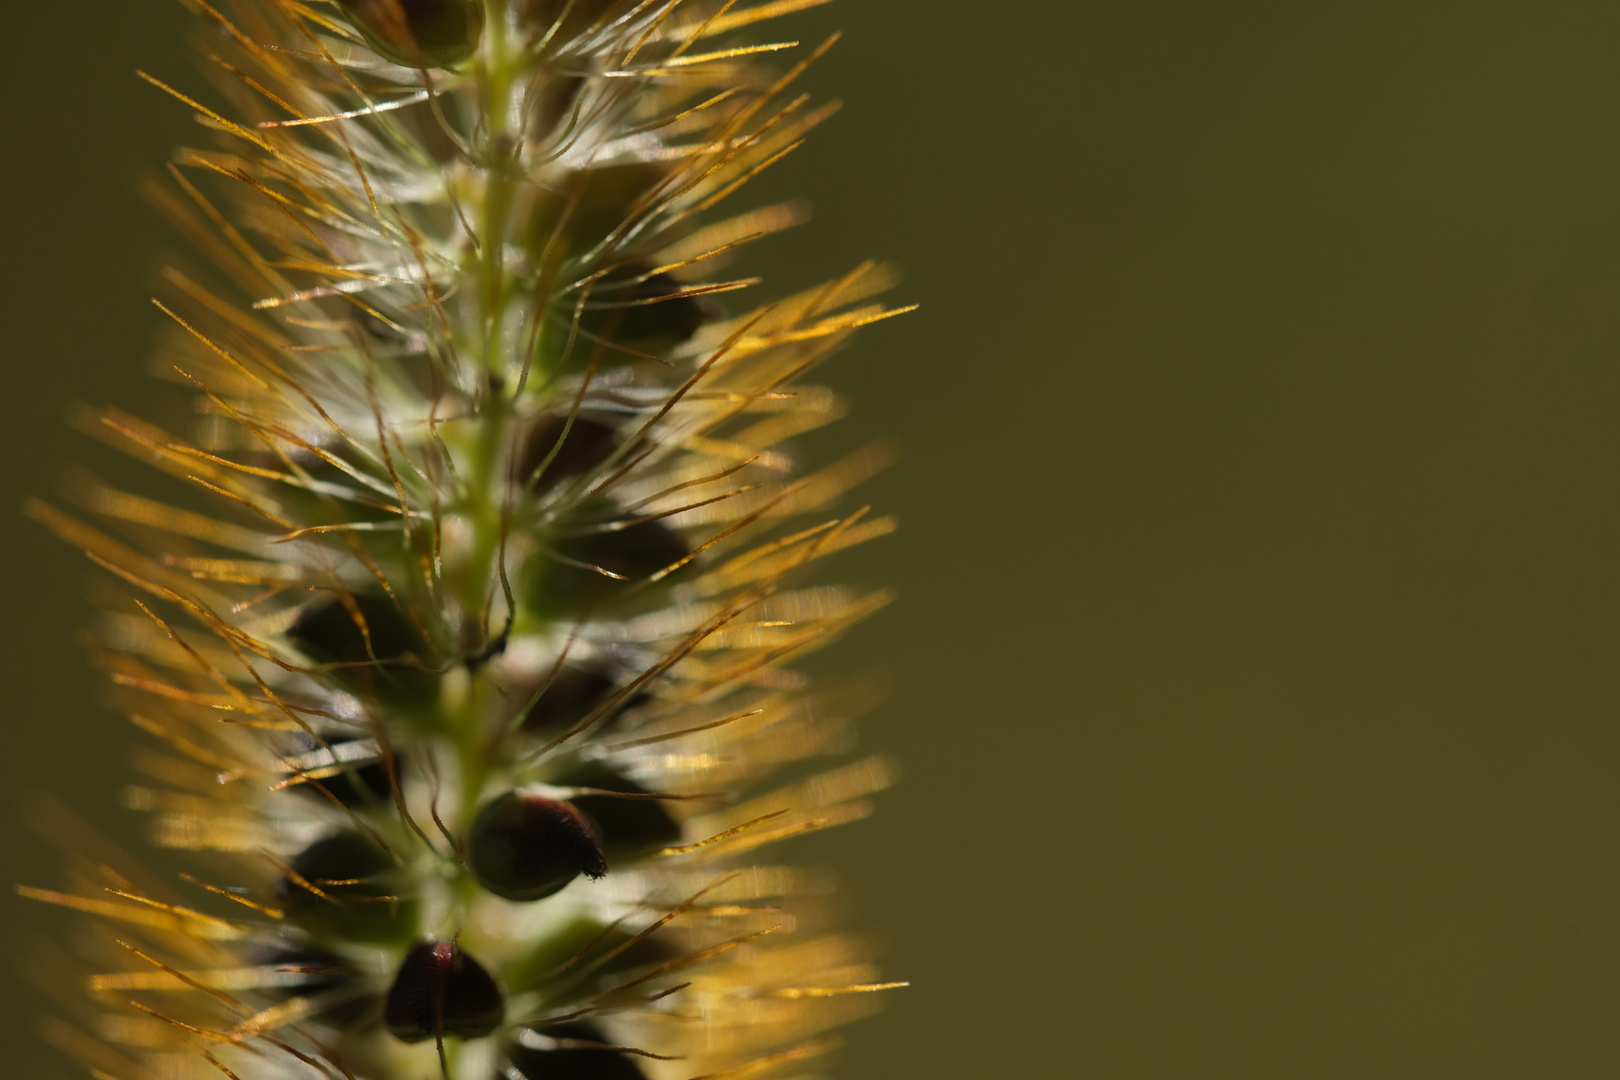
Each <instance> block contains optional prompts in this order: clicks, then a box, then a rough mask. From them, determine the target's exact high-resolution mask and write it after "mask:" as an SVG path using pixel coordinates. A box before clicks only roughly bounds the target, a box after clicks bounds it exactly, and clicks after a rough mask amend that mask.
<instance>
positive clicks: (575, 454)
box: [518, 413, 619, 488]
mask: <svg viewBox="0 0 1620 1080" xmlns="http://www.w3.org/2000/svg"><path fill="white" fill-rule="evenodd" d="M565 427H566V428H567V430H568V437H567V438H566V439H563V443H562V445H561V446H558V445H557V440H558V439H562V437H563V429H564V428H565ZM618 445H619V442H618V439H617V437H616V436H615V433H614V429H613V428H611V427H609V426H608V425H607V424H603V423H598V422H597V421H595V420H592V419H590V418H588V417H585V416H577V415H576V416H575V417H574V422H573V424H571V425H570V424H569V423H568V417H567V415H566V414H564V415H560V416H559V415H558V414H556V413H547V414H545V415H544V416H542V417H540V418H539V419H538V420H536V421H535V422H534V425H533V426H532V427H531V428H530V429H529V432H528V434H527V435H526V436H525V437H524V440H523V449H522V451H521V452H520V453H519V455H518V475H519V476H520V477H522V478H523V482H524V483H525V484H534V485H536V486H537V487H542V488H547V487H551V486H552V485H553V484H556V483H557V482H558V481H562V480H572V479H573V478H574V477H576V476H580V475H582V474H584V473H588V472H591V471H593V470H594V469H596V468H597V467H599V466H600V465H601V464H602V463H603V462H604V461H606V460H607V459H608V455H610V454H612V453H613V451H614V450H616V449H617V448H618ZM553 450H556V456H554V457H551V460H550V462H547V461H546V458H547V457H548V456H551V453H552V451H553ZM542 464H544V465H545V471H544V472H542V473H539V475H536V471H537V470H538V469H539V468H540V466H541V465H542Z"/></svg>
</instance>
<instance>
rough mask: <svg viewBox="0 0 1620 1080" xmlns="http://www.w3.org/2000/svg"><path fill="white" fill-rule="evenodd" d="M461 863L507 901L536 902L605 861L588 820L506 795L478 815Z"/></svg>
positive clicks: (600, 870) (547, 802) (560, 807)
mask: <svg viewBox="0 0 1620 1080" xmlns="http://www.w3.org/2000/svg"><path fill="white" fill-rule="evenodd" d="M467 863H468V865H469V866H470V867H471V868H472V872H473V876H474V877H476V878H477V879H478V882H479V884H481V885H483V886H484V888H486V889H488V890H489V891H490V892H492V893H494V894H495V895H496V896H504V897H505V898H506V899H508V900H539V899H541V898H542V897H546V896H550V895H551V894H552V893H555V892H557V891H559V890H560V889H562V888H563V887H564V886H566V885H567V884H568V883H569V882H570V881H573V880H574V878H576V877H578V876H579V875H580V874H584V875H585V876H586V877H592V878H599V877H601V876H602V875H603V874H605V873H607V863H606V862H605V861H604V860H603V858H602V849H601V847H600V846H599V845H598V843H597V839H596V835H595V834H594V833H593V832H592V831H591V825H590V822H588V821H586V820H585V817H584V816H583V815H582V814H580V812H579V811H578V810H575V809H574V808H573V807H572V806H570V805H569V804H568V803H566V802H559V801H558V800H556V799H547V798H542V797H541V796H538V795H520V794H518V793H517V792H515V791H509V792H507V793H506V794H505V795H501V796H499V797H497V798H495V799H493V800H492V801H490V802H489V803H487V804H486V805H485V806H484V808H483V809H482V810H480V811H479V812H478V816H477V818H475V819H474V820H473V824H472V829H471V830H470V832H469V833H468V836H467Z"/></svg>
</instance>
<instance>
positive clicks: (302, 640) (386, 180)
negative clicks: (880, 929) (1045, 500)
mask: <svg viewBox="0 0 1620 1080" xmlns="http://www.w3.org/2000/svg"><path fill="white" fill-rule="evenodd" d="M186 2H187V5H188V6H189V7H190V8H192V9H193V10H194V12H195V14H196V16H197V18H198V21H199V24H200V31H201V32H200V33H199V35H198V42H199V49H200V52H201V54H202V56H203V59H204V64H203V68H204V70H205V72H206V73H207V74H208V76H209V77H210V78H211V80H212V84H213V86H212V90H211V92H209V93H207V94H193V93H188V92H182V91H181V90H179V89H177V88H175V86H174V83H173V81H172V80H169V79H165V78H162V77H159V76H157V75H146V74H143V78H144V79H145V80H146V82H147V83H148V84H150V86H151V87H152V88H153V92H154V102H158V101H160V100H162V99H163V96H164V95H166V99H167V100H168V102H169V103H170V104H171V105H173V106H175V107H179V108H184V109H189V110H192V111H193V112H194V113H195V114H196V116H197V119H198V121H199V124H200V128H199V133H198V138H197V141H196V145H193V146H188V147H184V148H182V149H180V150H179V151H178V152H177V153H176V154H175V156H174V159H173V163H172V164H171V166H170V168H169V176H168V177H167V179H166V181H165V183H164V184H163V185H157V186H154V188H153V191H152V192H151V195H152V198H153V201H154V203H155V204H156V205H157V207H158V208H159V209H160V210H161V211H162V212H163V213H164V214H165V215H166V216H167V217H168V218H170V219H171V220H172V221H173V223H174V224H175V225H176V227H177V228H178V229H179V230H180V231H181V232H182V233H183V235H184V236H185V237H186V238H187V239H188V240H189V241H190V242H191V243H192V244H193V245H194V246H195V248H196V249H197V251H198V252H199V253H200V254H201V256H202V258H201V259H200V260H199V265H201V266H205V267H206V268H207V269H206V270H199V269H193V268H191V267H189V266H188V267H185V268H179V267H177V268H174V269H171V270H169V271H167V272H166V273H165V275H164V280H165V292H164V294H163V295H161V296H160V297H158V298H157V300H156V303H157V305H158V307H159V308H160V309H161V311H162V313H163V315H164V316H165V317H166V319H167V321H168V326H169V330H168V333H167V335H166V337H165V340H164V342H163V346H162V353H161V356H162V366H163V368H164V369H165V370H166V373H167V375H168V377H169V378H170V380H171V381H172V382H173V383H174V384H176V385H177V386H178V387H180V388H181V392H182V393H184V394H187V395H189V396H190V399H191V402H192V404H193V407H194V409H195V414H196V419H195V420H194V421H188V422H186V423H184V424H178V423H171V424H169V425H167V426H164V425H159V424H154V423H152V422H149V421H146V420H143V419H139V418H137V417H135V416H132V415H130V414H127V413H124V412H122V411H119V410H117V409H112V408H108V409H105V410H102V411H100V412H96V413H94V414H93V415H86V416H83V417H81V418H80V421H81V426H82V427H83V428H84V429H85V430H87V431H89V432H90V433H92V434H94V435H95V436H96V437H98V438H100V439H102V440H104V441H106V442H107V443H109V444H111V445H112V446H114V447H117V448H119V449H122V450H124V451H127V452H128V453H130V454H132V455H134V456H136V457H137V458H139V459H141V460H144V461H147V462H150V463H152V464H154V465H156V466H158V467H159V468H160V469H161V470H163V471H165V472H167V473H168V474H169V479H168V480H166V481H164V482H163V483H165V484H166V485H167V488H166V490H159V489H158V485H156V484H154V485H153V487H154V491H153V493H152V494H151V495H147V494H143V493H135V492H126V491H121V490H117V489H114V488H113V487H110V486H108V485H107V484H105V483H103V482H102V481H100V480H98V479H97V478H95V477H93V476H90V475H89V474H84V473H80V474H75V476H74V478H73V480H72V481H71V483H70V484H69V485H68V487H67V489H66V498H67V500H68V501H69V502H70V503H71V504H72V506H71V507H70V508H67V509H63V508H59V507H58V506H56V505H53V504H48V503H45V502H37V503H34V504H32V505H31V512H32V513H33V515H34V516H35V517H36V518H37V519H38V520H39V521H41V522H42V523H43V524H45V525H46V526H47V527H49V528H51V529H52V530H54V531H55V532H57V533H58V534H59V535H61V536H62V537H63V538H64V539H65V540H67V541H68V542H70V543H72V544H75V545H77V546H79V547H81V548H82V549H83V550H84V551H85V552H86V553H87V554H88V555H89V557H90V559H91V560H93V562H94V563H95V564H96V565H97V567H98V568H99V569H98V571H97V573H98V574H99V575H101V578H100V584H99V585H98V589H97V595H98V597H100V598H101V602H102V605H103V607H104V609H105V610H104V613H103V617H102V620H101V623H100V625H99V627H98V629H97V632H96V634H95V639H94V644H93V652H94V655H95V658H96V660H97V662H98V663H99V665H100V666H101V667H102V668H103V669H104V670H105V672H106V673H107V675H108V677H109V680H110V690H109V694H110V696H111V698H112V700H113V702H114V704H115V706H116V707H117V708H118V709H120V710H121V711H122V712H124V713H125V714H126V715H127V716H128V717H129V719H130V721H131V722H132V723H133V724H134V725H135V726H136V727H137V728H139V729H140V730H141V731H142V732H143V733H144V737H145V738H146V739H147V740H148V742H147V744H146V746H145V747H144V748H143V749H142V751H141V756H140V761H139V764H140V768H141V772H142V774H143V778H142V780H141V782H140V784H139V785H138V786H133V787H131V788H129V789H128V791H127V792H126V793H125V803H126V805H127V806H129V807H130V808H131V810H132V811H136V812H140V813H144V814H148V815H150V817H151V821H152V835H153V837H154V838H155V840H156V842H157V843H158V844H160V845H162V846H165V847H169V848H173V849H177V850H180V851H183V852H187V853H189V854H188V855H187V858H188V860H189V861H190V862H191V863H192V864H193V866H192V869H191V870H190V871H188V872H187V873H185V874H183V875H182V876H181V878H180V879H179V880H170V881H164V880H160V879H159V877H158V875H146V874H144V873H141V872H138V871H130V870H128V869H127V868H122V869H114V868H113V867H112V866H109V865H105V864H104V863H102V862H99V861H96V860H94V859H90V858H85V857H83V856H79V857H76V858H75V859H74V860H73V862H72V864H71V871H72V872H71V878H72V882H71V885H70V886H69V887H67V888H64V889H61V890H44V889H36V888H29V889H25V890H24V893H25V895H29V896H32V897H34V898H36V899H39V900H43V901H46V902H50V903H54V904H58V905H64V906H67V907H69V908H75V909H77V910H79V911H81V912H83V913H85V915H86V916H87V917H88V918H90V919H92V920H93V921H94V923H95V925H94V927H93V928H92V929H93V930H94V932H93V933H90V934H87V935H86V936H85V938H84V939H83V941H82V942H81V943H80V947H79V954H78V956H77V958H76V959H74V960H72V961H71V962H66V961H64V962H63V963H61V964H58V965H56V966H57V968H58V969H59V970H55V971H53V972H52V973H51V975H52V977H53V978H56V979H61V978H64V977H71V978H72V979H75V980H78V982H79V983H80V984H81V985H82V987H83V992H84V995H85V998H84V1000H85V1009H84V1010H83V1012H82V1014H81V1015H79V1016H76V1017H69V1018H66V1019H64V1020H60V1021H52V1022H51V1024H50V1025H48V1028H47V1034H48V1036H49V1037H50V1038H51V1040H52V1041H53V1042H54V1043H55V1044H56V1045H57V1046H58V1047H60V1048H61V1049H62V1050H63V1051H65V1052H66V1053H67V1054H69V1055H70V1056H71V1057H74V1058H76V1059H77V1060H78V1061H79V1062H80V1064H81V1065H83V1066H84V1068H86V1069H87V1070H89V1072H90V1074H91V1075H95V1076H101V1077H116V1078H117V1080H159V1078H163V1080H172V1078H191V1077H197V1078H202V1077H218V1076H220V1075H224V1076H234V1077H239V1078H241V1080H255V1078H280V1077H287V1078H292V1077H314V1076H325V1077H330V1078H338V1077H345V1078H351V1080H415V1078H419V1077H433V1076H444V1077H453V1078H454V1080H546V1078H550V1077H563V1078H577V1080H610V1078H638V1077H639V1078H645V1080H666V1078H667V1080H676V1078H699V1077H701V1078H705V1080H718V1078H720V1077H727V1078H730V1077H738V1078H740V1077H744V1076H747V1077H754V1076H760V1077H769V1076H782V1077H788V1076H800V1075H804V1074H805V1070H806V1069H819V1068H821V1067H822V1065H821V1064H818V1063H817V1059H819V1058H821V1056H822V1055H824V1054H825V1053H826V1052H827V1051H828V1050H830V1049H831V1048H832V1047H833V1046H834V1045H835V1037H834V1036H833V1035H832V1034H831V1032H832V1031H833V1029H834V1028H836V1027H837V1026H838V1025H840V1024H842V1023H844V1022H846V1021H848V1020H850V1019H852V1018H855V1017H857V1016H860V1015H863V1014H865V1013H867V1012H869V1011H871V1009H872V1008H873V1007H874V1005H875V1004H876V1003H877V1002H878V1000H879V995H876V994H875V992H877V991H882V990H887V989H890V988H892V987H894V986H897V985H901V984H896V983H888V982H883V981H882V980H881V977H880V976H879V974H878V972H877V971H876V970H875V968H874V967H873V966H872V964H871V962H870V958H869V957H868V955H867V953H866V951H865V949H864V947H863V946H862V945H861V943H860V942H859V941H857V940H855V939H854V938H852V937H850V936H848V935H847V934H846V933H844V932H843V931H841V930H840V929H838V927H837V925H836V917H835V915H834V914H833V913H832V905H830V904H829V902H828V898H827V895H826V893H827V890H826V888H825V886H824V883H823V882H821V881H820V879H819V878H818V877H817V876H815V875H808V874H806V873H804V872H801V871H797V870H794V869H792V868H790V867H785V866H781V865H777V864H775V863H774V862H769V861H765V860H768V859H769V858H770V856H771V854H772V851H773V849H772V847H771V845H773V844H774V843H775V842H776V841H779V840H783V839H787V838H790V837H794V836H800V835H804V834H806V833H811V832H815V831H818V830H822V829H826V828H829V827H831V826H834V825H839V824H843V823H846V822H851V821H856V820H859V819H861V818H863V817H865V816H866V815H867V814H868V813H869V812H870V809H871V808H870V804H869V801H868V799H869V797H870V796H871V795H873V794H874V793H876V792H878V791H880V790H882V789H883V788H885V787H886V786H888V785H889V784H890V783H891V782H892V780H893V778H894V774H895V770H894V766H893V764H892V763H890V762H889V761H887V760H886V759H882V758H871V759H866V760H863V761H857V762H854V763H849V764H842V765H839V766H837V767H835V768H833V769H831V771H823V772H820V773H815V772H814V771H806V770H805V769H802V768H797V766H798V764H799V763H801V762H804V761H805V760H806V759H809V758H813V757H816V756H819V755H824V754H830V753H836V752H838V751H839V750H840V749H841V748H842V747H844V746H846V745H847V733H848V731H849V726H850V724H851V723H852V721H853V720H854V719H855V718H856V717H857V716H858V714H859V713H860V712H862V711H863V710H864V709H865V708H866V707H867V706H868V705H869V704H870V703H871V698H872V695H871V693H870V692H869V691H868V690H867V689H865V688H864V687H863V686H861V685H859V684H850V685H845V686H839V685H827V686H816V687H811V686H809V685H808V684H807V681H806V680H805V678H804V677H803V676H801V675H799V674H797V673H795V672H793V671H791V670H789V669H787V668H786V667H785V666H784V665H785V664H787V663H788V662H789V661H790V660H792V659H793V658H794V657H795V656H796V655H797V654H800V653H802V652H804V651H806V650H808V649H812V648H818V647H820V646H821V645H823V644H825V643H826V642H827V641H828V640H829V639H830V638H831V637H833V636H835V635H836V634H838V633H839V632H840V631H841V630H842V629H843V628H845V627H846V626H848V625H849V624H851V623H852V622H854V621H856V620H858V619H861V618H863V617H865V616H866V615H868V614H870V613H872V612H873V611H875V610H876V609H878V608H880V607H882V606H883V605H884V604H885V603H886V602H887V601H888V599H889V596H888V594H887V593H885V592H876V593H862V592H860V591H857V590H850V589H844V588H837V587H831V586H827V585H819V584H814V583H812V582H810V581H808V580H807V575H808V573H809V572H810V571H811V570H813V569H814V568H815V567H816V566H817V565H818V564H819V563H820V562H821V561H822V560H823V559H824V558H825V557H826V556H829V555H831V554H833V553H835V552H837V551H840V550H842V549H844V548H846V547H848V546H850V545H851V544H854V543H859V542H861V541H863V540H866V539H870V538H873V537H877V536H881V535H883V534H884V533H886V532H888V531H890V530H891V529H892V527H893V524H892V522H890V521H889V520H888V519H886V518H883V517H881V516H877V515H874V514H873V513H871V512H870V511H869V509H868V508H866V507H864V506H860V505H859V504H858V503H857V502H856V501H854V500H851V499H849V498H847V494H848V493H849V492H850V490H851V489H852V488H854V487H855V486H857V485H858V484H859V483H860V482H861V481H862V480H864V479H865V478H867V477H868V476H870V475H871V474H872V473H873V472H875V471H876V470H878V469H880V468H882V467H883V466H884V465H886V464H887V462H888V459H889V457H890V453H889V451H888V450H887V449H886V448H884V447H881V446H878V447H872V448H867V449H865V450H860V451H857V452H855V453H852V454H850V455H848V456H846V457H844V458H842V459H840V460H837V461H835V462H833V463H831V464H828V465H824V466H822V467H820V468H817V469H811V470H803V469H801V468H800V467H799V465H798V462H797V461H796V459H795V455H794V452H793V450H792V448H791V446H790V445H788V442H787V440H791V439H793V438H794V437H796V436H799V435H802V434H803V433H805V432H808V431H810V430H813V429H815V428H817V427H820V426H822V425H823V424H826V423H828V422H829V421H831V420H833V419H836V418H837V416H838V415H839V414H840V412H841V406H840V404H839V402H838V400H837V398H836V397H834V396H833V395H832V394H830V393H829V392H828V391H826V390H825V389H823V388H820V387H815V386H810V385H807V384H805V383H803V382H802V381H801V379H802V378H803V376H804V375H805V374H806V373H807V372H809V370H810V369H811V368H813V367H814V366H815V365H816V364H817V363H818V362H820V361H821V360H822V359H824V358H825V357H826V356H828V355H829V354H830V353H831V352H832V351H833V350H835V349H836V348H837V347H838V346H839V345H840V344H842V343H843V342H844V341H845V339H847V338H848V336H849V335H850V334H851V333H852V332H853V331H854V330H855V329H857V328H858V327H861V326H864V325H867V324H869V323H873V322H876V321H879V320H882V319H885V318H887V317H888V316H890V315H894V314H898V313H899V312H900V311H904V310H908V309H904V308H901V309H892V308H887V307H884V306H881V305H879V304H876V303H874V302H872V300H871V298H872V297H873V296H874V295H875V294H877V293H878V292H880V291H882V290H883V289H885V288H886V287H888V286H889V285H890V284H891V283H892V280H893V276H894V275H893V274H892V272H891V271H890V270H889V269H887V268H885V267H882V266H879V265H876V264H873V263H864V264H861V265H859V266H857V267H855V268H854V269H853V270H851V271H850V272H849V273H847V274H845V275H844V276H842V277H840V278H838V279H836V280H833V281H830V282H828V283H826V284H825V285H823V286H820V287H818V288H814V289H810V290H807V291H805V292H803V293H800V294H798V295H794V296H789V297H786V298H782V299H776V300H762V299H757V298H756V297H755V294H756V293H758V292H760V289H759V281H758V279H757V278H755V277H752V276H750V275H748V274H746V273H738V272H733V270H732V265H733V260H735V259H737V258H738V257H740V256H746V254H747V248H748V245H750V244H752V243H753V242H755V241H757V240H759V239H761V238H763V237H765V236H767V235H770V234H772V233H774V232H777V231H780V230H782V229H784V228H787V227H789V226H792V225H796V224H799V223H800V222H802V221H803V220H804V216H805V215H804V212H803V210H802V209H801V208H800V207H798V206H796V205H791V204H789V205H779V206H763V207H762V206H758V205H739V204H741V203H744V202H746V200H747V198H748V195H749V188H748V183H749V181H750V180H752V179H753V178H755V177H756V176H758V175H759V174H760V173H762V172H763V171H765V170H766V169H768V168H771V167H773V166H775V165H776V164H777V163H778V162H780V161H781V160H782V159H783V158H785V157H786V156H787V155H788V154H789V153H791V152H792V151H793V150H795V149H797V148H798V147H799V145H800V144H801V142H802V141H803V140H804V138H805V137H806V135H807V134H808V133H809V132H810V131H811V130H812V129H813V128H814V127H815V126H816V125H817V124H819V123H820V122H821V121H822V120H824V119H825V118H826V117H828V116H829V115H831V112H832V108H830V107H827V106H818V105H816V104H815V103H812V102H811V101H809V100H808V99H807V97H805V96H803V95H801V94H800V93H799V92H798V90H797V89H796V86H795V80H796V79H797V77H798V76H799V75H800V74H801V73H802V72H803V71H804V70H805V69H806V68H807V67H808V65H810V64H811V63H813V62H815V61H817V60H819V59H820V58H821V57H822V56H823V55H824V54H825V53H826V51H827V49H828V48H829V47H830V46H831V44H832V41H831V40H829V41H826V42H820V43H814V42H805V43H801V42H798V41H796V40H793V39H792V35H791V34H788V35H786V36H780V37H777V36H768V35H766V36H761V35H762V34H763V33H764V32H765V31H766V30H767V28H769V27H772V26H774V25H776V22H775V20H776V19H777V18H778V17H781V16H786V15H790V14H792V13H793V12H795V11H797V10H799V9H802V8H806V7H810V6H813V4H814V3H816V2H818V0H786V2H781V3H759V4H754V5H753V6H747V7H745V6H742V5H740V4H739V3H737V0H692V2H682V0H662V2H657V0H642V2H639V3H637V2H633V0H625V2H618V0H336V2H329V3H322V2H314V0H309V2H301V0H234V2H227V0H217V2H215V3H209V2H204V0H186ZM773 778H774V785H775V786H773Z"/></svg>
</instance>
